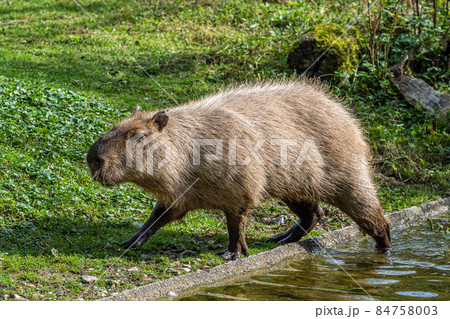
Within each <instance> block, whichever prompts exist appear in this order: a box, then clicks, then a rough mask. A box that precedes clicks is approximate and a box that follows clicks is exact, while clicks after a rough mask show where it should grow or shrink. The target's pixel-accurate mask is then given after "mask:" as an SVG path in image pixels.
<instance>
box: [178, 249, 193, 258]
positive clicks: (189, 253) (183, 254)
mask: <svg viewBox="0 0 450 319" xmlns="http://www.w3.org/2000/svg"><path fill="white" fill-rule="evenodd" d="M195 255H197V253H196V252H195V251H193V250H189V249H187V250H185V251H183V252H182V253H181V254H180V257H184V256H195Z"/></svg>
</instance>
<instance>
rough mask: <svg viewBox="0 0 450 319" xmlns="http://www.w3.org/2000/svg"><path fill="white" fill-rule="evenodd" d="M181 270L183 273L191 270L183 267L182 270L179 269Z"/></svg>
mask: <svg viewBox="0 0 450 319" xmlns="http://www.w3.org/2000/svg"><path fill="white" fill-rule="evenodd" d="M180 269H181V270H184V271H185V272H190V271H191V270H190V269H189V268H187V267H184V268H180Z"/></svg>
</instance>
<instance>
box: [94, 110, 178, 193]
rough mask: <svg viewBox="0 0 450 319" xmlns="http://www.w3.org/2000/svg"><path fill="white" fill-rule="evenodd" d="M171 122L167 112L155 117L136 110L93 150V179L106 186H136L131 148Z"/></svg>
mask: <svg viewBox="0 0 450 319" xmlns="http://www.w3.org/2000/svg"><path fill="white" fill-rule="evenodd" d="M168 119H169V117H168V116H167V115H166V113H165V112H164V111H161V112H158V113H156V114H155V115H153V116H152V115H151V114H150V113H149V112H141V111H140V107H136V108H135V109H134V111H133V114H131V116H129V117H128V118H126V119H124V120H123V121H122V122H120V123H119V124H117V125H116V126H115V127H114V128H113V129H112V130H111V131H109V132H108V133H107V134H105V135H104V136H102V137H101V138H100V139H99V140H98V141H97V142H95V143H94V145H92V147H91V148H90V150H89V152H88V153H87V156H86V160H87V165H88V167H89V169H90V171H91V176H92V179H93V180H95V181H97V182H100V183H101V184H102V185H103V186H114V185H118V184H121V183H125V182H133V181H134V177H135V176H136V169H135V168H133V165H129V160H130V156H131V157H133V156H134V155H133V154H130V150H131V149H132V147H130V146H133V145H132V144H136V143H139V141H140V140H141V139H142V138H144V137H148V136H150V135H151V134H153V133H155V132H161V131H162V130H163V129H164V127H165V126H166V125H167V123H168ZM127 156H128V158H127Z"/></svg>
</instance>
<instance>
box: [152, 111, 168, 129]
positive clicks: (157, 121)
mask: <svg viewBox="0 0 450 319" xmlns="http://www.w3.org/2000/svg"><path fill="white" fill-rule="evenodd" d="M151 122H152V123H154V125H155V126H156V127H157V128H158V131H160V132H161V131H162V130H163V129H164V127H166V125H167V123H168V122H169V117H168V116H167V114H166V112H165V111H160V112H158V113H156V114H155V115H153V117H152V119H151Z"/></svg>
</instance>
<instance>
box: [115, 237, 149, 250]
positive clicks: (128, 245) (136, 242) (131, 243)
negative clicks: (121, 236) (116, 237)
mask: <svg viewBox="0 0 450 319" xmlns="http://www.w3.org/2000/svg"><path fill="white" fill-rule="evenodd" d="M144 243H145V240H143V239H136V238H134V237H132V238H130V239H128V240H126V241H124V242H123V243H121V244H120V246H122V248H123V249H136V248H138V247H140V246H142V245H143V244H144Z"/></svg>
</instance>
